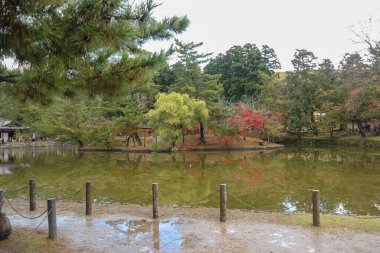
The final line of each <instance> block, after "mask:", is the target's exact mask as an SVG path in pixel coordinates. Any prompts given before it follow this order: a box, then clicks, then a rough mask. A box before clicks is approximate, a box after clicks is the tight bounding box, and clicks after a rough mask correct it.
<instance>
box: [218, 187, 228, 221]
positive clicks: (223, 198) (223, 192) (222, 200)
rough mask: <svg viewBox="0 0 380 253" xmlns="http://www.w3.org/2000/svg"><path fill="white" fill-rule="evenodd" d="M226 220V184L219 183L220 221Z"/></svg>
mask: <svg viewBox="0 0 380 253" xmlns="http://www.w3.org/2000/svg"><path fill="white" fill-rule="evenodd" d="M226 220H227V185H226V184H221V185H220V221H221V222H225V221H226Z"/></svg>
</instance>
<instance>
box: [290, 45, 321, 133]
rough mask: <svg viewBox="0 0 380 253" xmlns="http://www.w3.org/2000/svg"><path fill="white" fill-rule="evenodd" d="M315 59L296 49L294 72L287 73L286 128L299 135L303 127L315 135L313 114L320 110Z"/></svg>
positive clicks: (315, 126) (315, 128) (306, 52)
mask: <svg viewBox="0 0 380 253" xmlns="http://www.w3.org/2000/svg"><path fill="white" fill-rule="evenodd" d="M316 59H317V57H315V56H314V54H313V53H312V52H310V51H307V50H305V49H301V50H299V49H297V50H296V52H295V54H294V59H293V60H292V64H293V67H294V71H291V72H288V73H287V76H286V81H287V97H288V100H289V113H288V117H287V122H286V126H287V127H288V129H290V130H292V131H295V132H297V134H298V135H300V133H301V130H302V128H303V127H307V128H308V129H311V130H312V131H313V132H314V133H315V134H317V131H318V130H317V124H316V121H315V114H314V113H315V112H316V111H317V110H318V108H320V105H321V100H320V95H321V93H322V89H321V83H320V80H319V75H318V72H317V71H316V69H315V68H316V67H317V63H316Z"/></svg>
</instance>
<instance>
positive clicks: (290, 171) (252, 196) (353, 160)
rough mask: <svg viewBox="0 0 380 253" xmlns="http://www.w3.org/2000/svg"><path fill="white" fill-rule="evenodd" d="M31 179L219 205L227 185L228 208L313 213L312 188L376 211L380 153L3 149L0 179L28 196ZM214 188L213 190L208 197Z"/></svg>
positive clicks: (42, 193)
mask: <svg viewBox="0 0 380 253" xmlns="http://www.w3.org/2000/svg"><path fill="white" fill-rule="evenodd" d="M29 179H36V181H37V192H38V198H41V199H45V198H48V197H57V198H69V199H71V200H74V201H81V200H83V199H84V192H83V191H81V192H79V193H78V194H75V193H77V192H78V190H80V189H82V188H83V186H84V184H85V182H86V181H93V185H94V198H95V201H97V202H112V201H116V202H122V203H123V202H128V203H135V204H149V203H151V193H150V189H151V184H152V183H154V182H155V183H159V189H160V192H159V203H160V205H165V204H167V205H179V206H207V207H218V205H219V193H218V192H217V191H218V190H219V185H220V184H227V192H228V195H227V196H228V208H238V209H254V210H263V211H280V212H311V192H310V190H311V189H319V190H320V191H321V209H322V211H323V212H326V213H336V214H361V215H367V214H368V215H379V214H380V154H379V153H370V152H366V151H360V150H343V149H325V148H324V149H297V148H286V149H284V150H280V151H270V152H269V151H268V152H256V151H254V152H253V151H251V152H224V153H223V152H209V153H186V154H182V153H178V154H131V153H112V152H107V153H100V152H84V153H83V152H78V151H77V150H76V149H74V148H67V147H66V148H64V147H55V148H52V147H51V148H41V149H13V150H0V186H1V187H2V188H4V189H5V190H6V195H7V196H9V197H11V198H14V197H17V196H27V194H28V192H27V188H26V186H27V184H28V180H29ZM210 195H211V196H210Z"/></svg>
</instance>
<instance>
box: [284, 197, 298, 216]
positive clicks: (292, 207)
mask: <svg viewBox="0 0 380 253" xmlns="http://www.w3.org/2000/svg"><path fill="white" fill-rule="evenodd" d="M298 203H299V202H298V201H291V200H289V199H288V198H286V199H285V200H284V201H283V202H282V205H283V206H284V208H283V209H284V212H285V213H294V212H297V211H298V209H297V205H298Z"/></svg>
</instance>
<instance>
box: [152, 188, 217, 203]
mask: <svg viewBox="0 0 380 253" xmlns="http://www.w3.org/2000/svg"><path fill="white" fill-rule="evenodd" d="M158 190H159V191H160V192H162V193H163V194H164V195H165V196H166V197H169V198H171V199H174V200H175V201H178V202H181V203H198V202H202V201H204V200H206V199H209V198H211V197H212V196H214V195H215V194H216V193H218V192H219V189H218V190H216V191H214V192H213V193H211V194H210V195H208V196H207V197H204V198H201V199H197V200H183V199H180V198H178V197H177V196H174V195H171V194H170V193H168V192H166V191H165V190H162V189H161V188H158Z"/></svg>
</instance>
